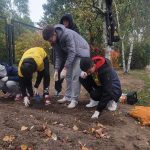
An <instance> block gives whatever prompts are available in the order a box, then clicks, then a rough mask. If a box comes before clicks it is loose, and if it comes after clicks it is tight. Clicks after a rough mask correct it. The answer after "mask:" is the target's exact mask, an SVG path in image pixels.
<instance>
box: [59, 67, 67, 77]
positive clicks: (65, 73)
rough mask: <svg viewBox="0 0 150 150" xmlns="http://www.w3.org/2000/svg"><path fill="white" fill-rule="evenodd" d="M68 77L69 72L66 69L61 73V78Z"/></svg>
mask: <svg viewBox="0 0 150 150" xmlns="http://www.w3.org/2000/svg"><path fill="white" fill-rule="evenodd" d="M66 75H67V70H66V68H64V69H63V70H62V71H61V73H60V78H61V79H63V78H65V77H66Z"/></svg>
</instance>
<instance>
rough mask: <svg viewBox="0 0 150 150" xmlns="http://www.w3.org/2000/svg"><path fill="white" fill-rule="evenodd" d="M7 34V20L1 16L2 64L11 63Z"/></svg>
mask: <svg viewBox="0 0 150 150" xmlns="http://www.w3.org/2000/svg"><path fill="white" fill-rule="evenodd" d="M7 32H8V28H7V22H6V18H5V17H1V16H0V62H9V55H10V54H9V51H8V40H7V39H8V36H7Z"/></svg>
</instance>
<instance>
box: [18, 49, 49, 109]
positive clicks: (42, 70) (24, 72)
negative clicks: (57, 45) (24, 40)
mask: <svg viewBox="0 0 150 150" xmlns="http://www.w3.org/2000/svg"><path fill="white" fill-rule="evenodd" d="M35 72H37V78H36V82H35V85H34V92H33V88H32V77H33V73H35ZM18 76H19V85H20V88H21V92H22V96H23V99H24V104H25V106H26V107H28V106H29V105H30V99H29V97H28V95H27V92H28V94H29V96H30V97H33V95H34V94H35V95H38V94H39V93H38V87H39V84H40V83H41V80H42V78H43V86H44V90H43V96H44V98H45V104H46V105H49V104H50V97H49V84H50V74H49V60H48V57H47V53H46V52H45V50H44V49H43V48H41V47H33V48H30V49H28V50H27V51H26V52H25V53H24V54H23V56H22V58H21V60H20V62H19V66H18Z"/></svg>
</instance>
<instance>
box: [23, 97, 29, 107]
mask: <svg viewBox="0 0 150 150" xmlns="http://www.w3.org/2000/svg"><path fill="white" fill-rule="evenodd" d="M23 103H24V105H25V106H26V107H29V105H30V100H29V98H28V97H27V96H26V97H24V98H23Z"/></svg>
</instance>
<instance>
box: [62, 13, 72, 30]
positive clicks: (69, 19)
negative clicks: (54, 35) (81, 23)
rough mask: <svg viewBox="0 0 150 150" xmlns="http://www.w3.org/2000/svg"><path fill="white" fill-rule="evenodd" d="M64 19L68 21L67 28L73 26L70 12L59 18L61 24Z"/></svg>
mask: <svg viewBox="0 0 150 150" xmlns="http://www.w3.org/2000/svg"><path fill="white" fill-rule="evenodd" d="M64 20H68V22H69V27H68V28H69V29H70V28H72V27H73V25H74V23H73V18H72V15H71V14H65V15H63V16H62V18H61V20H60V24H63V21H64Z"/></svg>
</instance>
